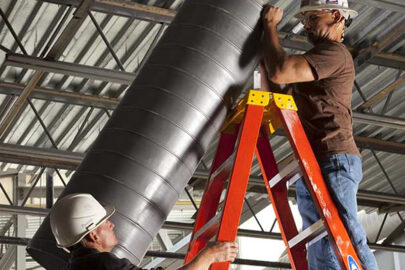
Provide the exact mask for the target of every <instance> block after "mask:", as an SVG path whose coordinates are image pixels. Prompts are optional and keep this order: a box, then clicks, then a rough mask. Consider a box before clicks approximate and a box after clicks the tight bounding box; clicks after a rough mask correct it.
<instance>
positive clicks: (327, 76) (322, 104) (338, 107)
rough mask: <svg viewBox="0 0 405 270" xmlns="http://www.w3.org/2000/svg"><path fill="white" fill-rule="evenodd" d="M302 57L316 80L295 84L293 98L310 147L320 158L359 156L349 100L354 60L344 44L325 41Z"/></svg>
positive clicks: (353, 74)
mask: <svg viewBox="0 0 405 270" xmlns="http://www.w3.org/2000/svg"><path fill="white" fill-rule="evenodd" d="M303 57H304V58H305V59H306V60H307V61H308V63H309V64H310V66H311V67H312V69H313V71H314V74H315V78H316V80H315V81H312V82H306V83H297V84H296V85H295V88H294V92H293V93H294V99H295V101H296V103H297V107H298V114H299V116H300V119H301V122H302V124H303V126H304V129H305V132H306V133H307V136H308V139H309V141H310V143H311V145H312V148H313V150H314V152H315V154H316V155H317V157H318V159H319V158H324V157H327V156H330V155H333V154H354V155H358V156H360V153H359V150H358V149H357V147H356V144H355V142H354V138H353V128H352V111H351V99H352V88H353V82H354V76H355V73H354V64H353V59H352V56H351V54H350V53H349V51H348V50H347V49H346V47H345V45H343V44H341V43H338V42H324V43H321V44H318V45H316V46H315V47H314V48H312V49H311V50H310V51H308V52H307V53H305V54H304V55H303Z"/></svg>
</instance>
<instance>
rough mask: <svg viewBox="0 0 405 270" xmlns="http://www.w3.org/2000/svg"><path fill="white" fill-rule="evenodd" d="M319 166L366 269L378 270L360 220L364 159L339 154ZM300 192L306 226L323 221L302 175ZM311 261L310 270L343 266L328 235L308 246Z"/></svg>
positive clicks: (298, 192) (301, 209)
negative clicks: (360, 193) (358, 213)
mask: <svg viewBox="0 0 405 270" xmlns="http://www.w3.org/2000/svg"><path fill="white" fill-rule="evenodd" d="M319 165H320V167H321V170H322V174H323V177H324V179H325V182H326V185H327V186H328V189H329V192H330V194H331V196H332V198H333V200H334V202H335V205H336V207H337V209H338V211H339V214H340V218H341V219H342V221H343V223H344V225H345V227H346V230H347V232H348V233H349V236H350V238H351V240H352V243H353V245H354V248H355V249H356V252H357V256H358V257H359V259H360V262H361V264H362V267H363V269H364V270H377V269H378V267H377V263H376V260H375V257H374V255H373V253H372V252H371V250H370V248H369V247H368V245H367V238H366V234H365V232H364V230H363V228H362V227H361V225H360V223H359V221H358V219H357V200H356V193H357V189H358V186H359V183H360V181H361V178H362V169H361V158H360V157H358V156H355V155H350V154H337V155H332V156H330V157H329V158H327V159H326V160H322V161H320V162H319ZM296 193H297V204H298V209H299V212H300V214H301V217H302V221H303V229H306V228H307V227H309V226H311V225H312V224H313V223H315V222H316V221H318V220H319V215H318V212H317V211H316V208H315V205H314V203H313V202H312V199H311V196H310V194H309V191H308V189H307V188H306V186H305V183H304V181H303V179H302V178H301V179H300V180H299V181H298V182H297V189H296ZM308 264H309V269H310V270H335V269H336V270H340V269H341V267H340V265H339V262H338V260H337V258H336V255H335V252H334V250H333V248H332V246H331V244H330V243H329V239H328V237H324V238H322V239H321V240H319V241H318V242H316V243H314V244H312V245H311V246H310V247H309V248H308Z"/></svg>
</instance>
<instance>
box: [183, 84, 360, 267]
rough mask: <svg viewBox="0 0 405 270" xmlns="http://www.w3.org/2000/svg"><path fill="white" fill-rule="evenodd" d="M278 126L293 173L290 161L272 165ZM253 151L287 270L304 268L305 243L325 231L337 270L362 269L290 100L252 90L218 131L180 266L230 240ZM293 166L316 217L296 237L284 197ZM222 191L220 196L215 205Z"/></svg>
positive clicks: (235, 226)
mask: <svg viewBox="0 0 405 270" xmlns="http://www.w3.org/2000/svg"><path fill="white" fill-rule="evenodd" d="M279 127H283V128H284V131H285V134H286V135H287V137H288V139H289V141H290V144H291V147H292V149H293V151H294V154H295V158H296V159H297V161H296V163H295V166H296V168H295V169H292V167H294V163H290V164H289V165H288V166H286V168H284V169H281V170H280V171H279V168H278V166H277V164H276V161H275V158H274V155H273V151H272V148H271V145H270V142H269V136H270V135H271V134H272V133H273V132H275V130H276V129H278V128H279ZM234 149H236V150H235V151H234ZM255 153H256V157H257V160H258V162H259V164H260V168H261V171H262V175H263V179H264V182H265V185H266V189H267V192H268V195H269V197H270V201H271V204H272V205H273V208H274V212H275V214H276V217H277V221H278V224H279V227H280V231H281V235H282V238H283V240H284V244H285V246H286V249H287V253H288V256H289V259H290V262H291V266H292V268H293V269H297V270H307V269H308V263H307V259H306V244H307V243H308V242H309V241H311V240H313V241H316V240H315V239H314V238H318V239H319V238H321V237H322V236H323V234H322V233H325V230H326V232H327V233H328V235H329V239H330V240H331V243H332V245H333V248H334V250H335V252H336V254H337V258H338V260H339V262H340V265H341V267H342V269H346V270H352V269H359V270H360V269H362V268H361V266H360V263H359V260H358V257H357V255H356V252H355V250H354V248H353V245H352V243H351V241H350V238H349V236H348V233H347V231H346V229H345V227H344V225H343V223H342V221H341V219H340V217H339V214H338V211H337V209H336V206H335V205H334V203H333V201H332V198H331V196H330V194H329V192H328V189H327V187H326V185H325V183H324V180H323V177H322V174H321V169H320V167H319V165H318V162H317V160H316V158H315V155H314V153H313V151H312V148H311V146H310V144H309V142H308V139H307V136H306V134H305V132H304V129H303V127H302V125H301V122H300V120H299V118H298V114H297V111H296V106H295V103H294V100H293V98H292V96H290V95H283V94H277V93H271V92H265V91H257V90H251V91H249V93H248V94H247V96H246V97H245V98H244V99H242V100H241V101H240V102H239V104H238V106H237V107H236V109H235V110H234V113H233V114H232V115H231V116H230V117H229V119H228V121H227V124H226V125H225V127H224V128H223V130H222V132H221V136H220V140H219V143H218V147H217V152H216V155H215V158H214V160H213V163H212V168H211V171H210V175H209V178H208V181H207V185H206V188H205V192H204V195H203V198H202V201H201V205H200V208H199V211H198V214H197V219H196V223H195V227H194V230H193V234H192V238H191V241H190V244H189V248H188V252H187V255H186V259H185V262H186V263H187V262H189V261H190V260H192V259H193V258H194V256H196V255H197V254H198V252H199V251H200V250H201V249H203V248H204V247H205V246H206V244H207V243H208V242H209V241H210V240H211V239H214V240H216V241H235V239H236V235H237V232H238V227H239V222H240V216H241V213H242V208H243V203H244V197H245V193H246V189H247V185H248V180H249V175H250V169H251V165H252V161H253V155H254V154H255ZM297 163H298V164H297ZM298 167H300V169H301V171H302V175H303V176H304V179H305V183H306V185H307V187H308V190H309V191H310V194H311V196H312V198H313V201H314V203H315V205H316V208H317V210H318V213H319V215H320V217H321V219H320V221H318V222H316V223H315V224H314V225H312V226H310V227H309V228H307V229H306V230H304V231H303V232H301V233H298V229H297V227H296V224H295V222H294V218H293V215H292V212H291V209H290V206H289V203H288V197H287V196H288V194H287V193H288V189H287V185H288V181H289V180H290V179H291V178H295V180H296V179H297V170H296V169H297V168H298ZM293 176H295V177H293ZM290 184H291V183H290ZM226 185H227V186H228V187H227V189H224V188H226ZM223 192H225V193H224V194H225V198H224V199H223V201H222V202H220V200H221V197H224V196H223V195H222V196H221V194H222V193H223ZM221 205H222V206H221ZM218 206H221V208H222V210H221V209H218ZM269 252H270V251H269ZM229 265H230V262H224V263H215V264H213V265H212V266H211V269H215V270H225V269H229ZM356 267H357V268H356Z"/></svg>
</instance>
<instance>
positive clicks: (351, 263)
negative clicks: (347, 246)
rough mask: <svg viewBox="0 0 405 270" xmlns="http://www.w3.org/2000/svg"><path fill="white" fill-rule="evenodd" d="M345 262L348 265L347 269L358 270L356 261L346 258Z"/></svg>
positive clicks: (349, 257)
mask: <svg viewBox="0 0 405 270" xmlns="http://www.w3.org/2000/svg"><path fill="white" fill-rule="evenodd" d="M347 261H348V263H349V269H350V270H360V267H359V265H358V264H357V263H356V261H355V260H354V259H353V257H352V256H350V255H349V256H348V257H347Z"/></svg>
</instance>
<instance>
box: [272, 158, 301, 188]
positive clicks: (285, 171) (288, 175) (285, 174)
mask: <svg viewBox="0 0 405 270" xmlns="http://www.w3.org/2000/svg"><path fill="white" fill-rule="evenodd" d="M297 174H298V175H299V176H297ZM300 177H301V174H300V168H299V165H298V162H297V161H296V160H293V161H292V162H290V163H289V164H288V165H287V166H285V167H284V168H282V169H281V171H280V172H279V173H278V174H276V175H275V176H274V177H273V178H272V179H270V181H269V184H270V187H271V188H272V187H274V186H276V185H277V184H279V183H280V182H283V181H289V180H290V179H291V180H294V182H295V181H297V180H298V179H299V178H300Z"/></svg>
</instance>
